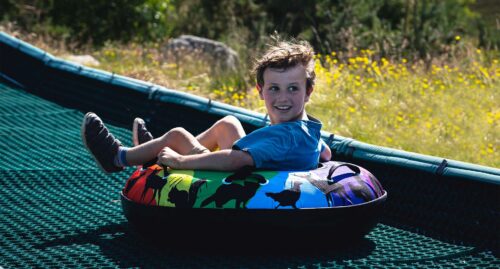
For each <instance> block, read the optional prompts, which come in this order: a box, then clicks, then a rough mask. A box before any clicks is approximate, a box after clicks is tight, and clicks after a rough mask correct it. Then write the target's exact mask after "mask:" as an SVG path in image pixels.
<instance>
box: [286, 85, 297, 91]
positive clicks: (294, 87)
mask: <svg viewBox="0 0 500 269" xmlns="http://www.w3.org/2000/svg"><path fill="white" fill-rule="evenodd" d="M298 89H299V88H298V87H297V86H290V87H288V90H289V91H291V92H294V91H297V90H298Z"/></svg>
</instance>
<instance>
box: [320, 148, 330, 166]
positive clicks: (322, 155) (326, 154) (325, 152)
mask: <svg viewBox="0 0 500 269" xmlns="http://www.w3.org/2000/svg"><path fill="white" fill-rule="evenodd" d="M319 159H320V161H324V162H326V161H329V160H331V159H332V151H331V150H330V147H328V146H325V148H324V149H323V151H322V152H321V153H320V155H319Z"/></svg>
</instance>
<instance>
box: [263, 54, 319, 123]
mask: <svg viewBox="0 0 500 269" xmlns="http://www.w3.org/2000/svg"><path fill="white" fill-rule="evenodd" d="M258 90H259V95H260V98H261V99H263V100H264V102H265V103H266V108H267V113H268V114H269V118H270V119H271V124H278V123H282V122H287V121H295V120H301V119H302V118H304V116H305V115H304V107H305V104H306V102H307V101H309V96H310V95H311V93H312V91H313V89H312V87H311V88H309V89H306V69H305V68H304V66H302V65H301V64H298V65H296V66H293V67H289V68H287V69H275V68H267V69H266V70H265V71H264V85H263V87H262V88H259V87H258Z"/></svg>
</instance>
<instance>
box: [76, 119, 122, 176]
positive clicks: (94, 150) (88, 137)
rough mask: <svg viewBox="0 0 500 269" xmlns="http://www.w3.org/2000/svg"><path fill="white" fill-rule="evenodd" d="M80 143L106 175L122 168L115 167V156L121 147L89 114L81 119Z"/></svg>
mask: <svg viewBox="0 0 500 269" xmlns="http://www.w3.org/2000/svg"><path fill="white" fill-rule="evenodd" d="M81 133H82V141H83V144H84V145H85V147H86V148H87V150H88V151H89V152H90V153H91V154H92V156H93V157H94V159H95V161H96V163H97V165H98V166H99V168H101V169H102V170H103V171H104V172H106V173H113V172H119V171H122V170H123V167H120V166H116V165H115V162H114V161H115V156H116V154H117V153H118V148H119V147H120V146H121V145H122V144H121V143H120V141H119V140H118V139H116V138H115V137H114V136H113V135H112V134H111V133H110V132H109V131H108V128H106V126H104V123H103V122H102V120H101V119H100V118H99V117H98V116H97V115H96V114H94V113H92V112H89V113H87V114H86V115H85V117H83V122H82V128H81Z"/></svg>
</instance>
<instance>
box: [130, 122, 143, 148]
mask: <svg viewBox="0 0 500 269" xmlns="http://www.w3.org/2000/svg"><path fill="white" fill-rule="evenodd" d="M140 120H141V119H140V118H135V119H134V124H133V125H132V142H133V143H134V146H139V137H138V136H137V131H138V130H137V128H139V127H138V126H139V121H140Z"/></svg>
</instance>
